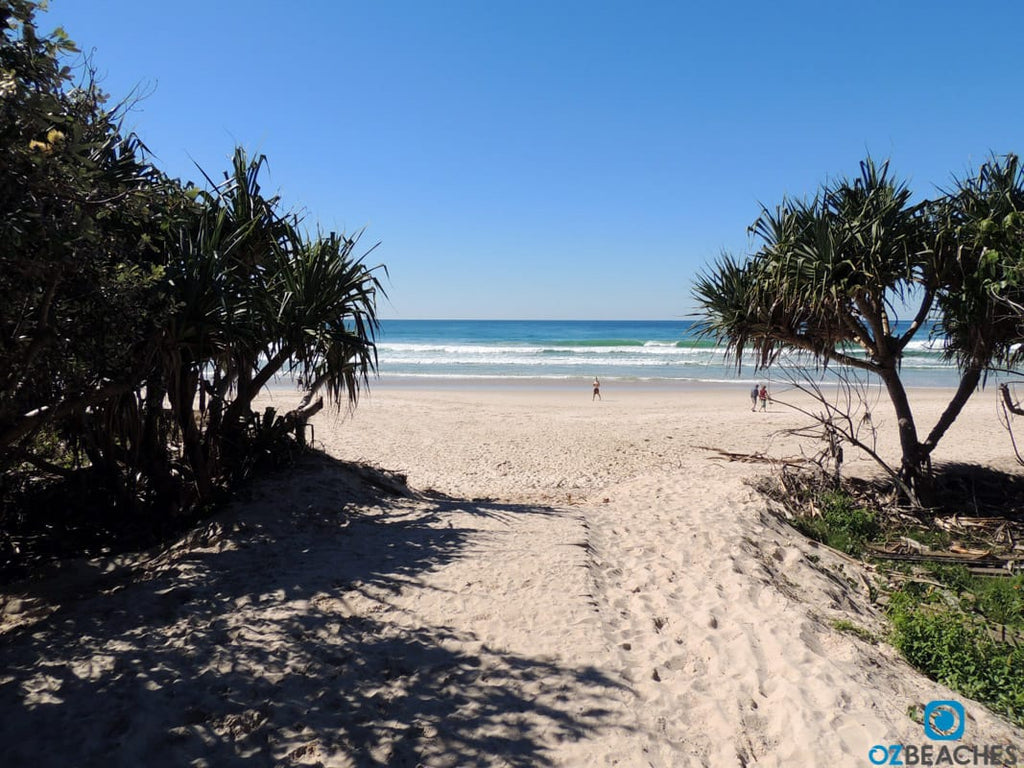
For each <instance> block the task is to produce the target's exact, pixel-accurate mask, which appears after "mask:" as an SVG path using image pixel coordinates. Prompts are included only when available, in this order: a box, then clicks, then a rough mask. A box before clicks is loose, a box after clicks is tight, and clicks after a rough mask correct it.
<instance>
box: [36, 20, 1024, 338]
mask: <svg viewBox="0 0 1024 768" xmlns="http://www.w3.org/2000/svg"><path fill="white" fill-rule="evenodd" d="M39 24H40V27H41V28H43V29H44V30H46V31H48V30H49V29H52V28H53V27H55V26H58V25H61V26H63V27H64V28H65V29H66V31H67V32H68V34H69V35H70V36H71V38H72V39H73V40H75V41H76V42H77V43H78V44H79V47H81V48H82V49H83V51H87V52H92V56H93V61H94V64H95V65H96V67H97V68H98V70H99V72H100V74H101V77H102V86H103V88H104V89H105V90H106V91H108V92H109V93H111V94H112V95H113V96H114V97H115V98H120V97H124V96H125V95H127V94H128V93H129V92H130V91H131V90H132V89H133V88H135V89H139V90H140V91H141V92H143V93H144V94H146V96H145V98H144V99H143V100H142V101H141V103H140V104H139V105H138V106H137V107H136V108H135V110H134V111H133V112H132V114H131V115H130V118H129V127H131V128H133V129H134V130H135V131H136V132H137V133H138V134H139V135H140V136H141V137H142V139H143V140H144V141H145V142H146V143H147V144H148V146H149V147H150V149H151V150H152V151H153V153H154V155H155V157H156V163H157V165H159V166H160V167H161V168H163V169H164V170H165V171H167V172H168V173H170V174H172V175H174V176H179V177H181V178H183V179H193V180H195V179H198V178H199V173H198V171H197V170H196V167H195V164H196V163H198V164H199V165H200V166H201V167H202V168H204V169H205V170H206V171H207V172H208V173H209V174H210V175H211V176H213V177H215V178H216V177H218V176H219V175H220V173H221V171H223V170H224V169H225V168H227V166H228V162H229V158H230V155H231V153H232V151H233V148H234V146H235V145H236V144H241V145H243V146H245V147H246V148H247V149H248V150H249V151H250V152H252V153H264V154H266V155H267V157H268V159H269V167H270V174H269V175H268V176H267V177H266V178H265V180H264V185H265V189H266V190H267V191H269V192H278V193H280V194H281V195H282V197H283V199H284V201H285V203H286V205H287V206H288V207H289V208H294V209H300V210H303V211H305V212H306V213H307V217H308V218H307V220H308V221H309V222H310V223H311V224H312V223H315V222H319V223H320V225H321V226H322V227H323V228H324V229H333V230H336V231H344V232H347V233H352V232H354V231H356V230H359V229H362V228H365V233H364V235H363V239H362V241H361V242H362V243H364V244H365V245H367V246H370V245H372V244H374V243H376V242H378V241H380V247H379V248H378V249H377V250H376V251H374V253H373V254H372V255H371V256H370V258H369V262H370V263H379V262H383V263H385V264H387V266H388V269H389V271H390V279H389V280H388V281H387V288H388V293H389V296H390V300H389V302H386V303H385V304H383V305H382V306H381V307H380V309H381V315H382V317H400V318H553V319H554V318H558V319H561V318H576V319H603V318H611V319H670V318H675V317H682V316H685V315H687V314H688V313H689V312H690V311H692V302H691V299H690V286H691V283H692V280H693V277H694V275H695V274H696V273H697V272H698V271H699V270H700V269H701V267H702V266H703V265H704V264H706V263H707V262H708V261H709V260H711V259H713V258H714V257H716V256H717V255H718V254H719V253H720V252H721V251H722V250H723V249H724V250H729V251H733V252H737V253H741V252H745V251H747V250H749V248H750V246H751V243H750V242H749V241H748V239H747V235H746V228H747V226H748V225H749V224H750V223H751V222H752V221H753V220H754V219H755V218H756V217H757V215H758V213H759V210H760V204H761V203H764V204H768V205H774V204H776V203H777V202H779V201H780V200H781V199H782V197H783V196H784V195H787V194H788V195H794V196H802V195H805V194H809V193H812V192H813V191H814V190H815V188H816V187H817V186H818V184H819V183H820V182H822V181H824V180H825V179H826V177H828V176H837V175H852V174H855V173H856V172H857V168H858V162H859V161H860V160H861V159H863V157H864V156H865V155H866V154H867V153H869V152H870V154H871V155H872V156H874V157H875V158H876V159H886V158H889V159H891V161H892V166H893V168H894V170H895V171H896V172H897V174H898V175H900V176H902V177H905V178H907V179H908V180H909V181H910V184H911V187H912V188H913V189H914V190H915V192H917V194H918V196H920V197H925V196H929V195H931V194H933V193H934V191H935V188H936V186H948V184H949V181H950V178H951V175H953V174H956V175H959V176H962V175H964V174H965V173H966V172H967V171H968V170H969V169H971V168H975V167H977V165H978V164H979V163H981V162H983V161H984V159H985V158H986V156H987V155H988V154H989V152H990V151H995V152H997V153H1000V154H1001V153H1005V152H1011V151H1013V152H1018V153H1020V152H1022V151H1024V140H1022V138H1024V132H1022V129H1024V92H1022V90H1024V89H1022V84H1024V63H1022V62H1024V57H1022V56H1021V54H1020V46H1021V36H1020V30H1021V29H1022V28H1024V3H1021V2H1019V0H1003V1H1002V2H994V1H992V0H973V1H972V2H970V3H967V2H964V1H963V0H959V1H957V2H954V1H951V0H885V1H884V2H875V1H874V0H861V1H860V2H857V3H839V2H825V1H823V0H818V1H817V2H813V3H810V2H785V1H782V2H774V3H766V2H747V1H746V0H733V1H732V2H722V3H718V4H714V3H705V2H701V3H698V2H687V1H686V0H675V1H674V2H641V1H640V0H622V1H621V2H620V1H618V0H616V1H614V2H607V1H604V0H586V1H585V2H581V1H578V0H571V1H569V0H564V1H563V0H542V1H535V0H478V1H474V0H459V1H456V2H450V1H448V0H401V1H399V0H360V2H350V1H349V0H292V2H289V3H282V2H264V1H263V0H203V2H198V1H197V0H178V2H174V3H165V2H148V1H146V0H143V1H140V0H51V4H50V11H49V12H48V13H44V14H41V15H40V17H39Z"/></svg>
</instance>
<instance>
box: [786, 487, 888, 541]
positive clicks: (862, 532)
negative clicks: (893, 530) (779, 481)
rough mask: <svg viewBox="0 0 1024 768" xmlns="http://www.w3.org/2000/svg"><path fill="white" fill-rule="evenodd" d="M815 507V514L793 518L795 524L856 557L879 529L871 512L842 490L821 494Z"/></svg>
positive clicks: (809, 534)
mask: <svg viewBox="0 0 1024 768" xmlns="http://www.w3.org/2000/svg"><path fill="white" fill-rule="evenodd" d="M816 511H817V514H814V515H809V516H801V517H796V518H794V520H793V524H794V527H795V528H796V529H797V530H799V531H800V532H801V533H803V534H804V535H805V536H807V537H808V538H810V539H814V540H815V541H819V542H821V543H823V544H827V545H828V546H830V547H832V548H833V549H838V550H839V551H840V552H845V553H847V554H849V555H853V556H855V557H856V556H859V555H861V554H862V553H863V551H864V547H865V545H866V544H867V543H868V542H869V541H872V540H873V539H874V538H876V537H877V536H878V534H879V533H880V531H881V528H880V526H879V524H878V521H877V520H876V517H875V515H874V513H873V512H871V511H870V510H867V509H865V508H863V507H860V506H858V505H857V504H856V503H855V502H854V500H853V498H852V497H850V496H849V495H847V494H846V493H843V492H842V491H827V492H825V493H824V494H822V496H821V497H820V498H819V499H818V507H817V510H816Z"/></svg>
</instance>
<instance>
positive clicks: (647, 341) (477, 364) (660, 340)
mask: <svg viewBox="0 0 1024 768" xmlns="http://www.w3.org/2000/svg"><path fill="white" fill-rule="evenodd" d="M693 327H694V323H693V322H692V321H688V320H657V321H647V320H384V321H382V322H381V332H380V335H379V336H378V339H377V350H378V356H379V372H380V381H382V382H384V383H386V382H387V381H389V380H397V379H407V378H415V379H424V380H434V381H441V380H467V379H470V380H478V381H479V383H481V384H483V383H501V382H514V381H516V380H521V379H536V380H546V381H549V382H555V381H558V380H575V379H587V380H589V379H592V378H593V377H595V376H597V377H600V378H601V379H602V380H611V381H636V382H645V381H652V382H665V383H671V382H678V383H686V382H694V383H698V382H712V383H714V382H717V383H741V382H742V383H750V382H752V381H754V380H755V379H756V380H758V381H761V380H765V379H766V378H767V379H769V380H770V379H771V376H770V375H768V374H766V373H764V372H762V373H760V374H758V373H756V372H755V370H754V367H753V365H752V361H750V360H745V361H744V365H743V366H742V368H741V369H740V370H739V371H737V369H736V365H735V364H734V363H733V362H727V361H726V360H725V357H724V351H723V350H722V349H721V348H718V347H716V346H715V344H714V343H713V342H712V341H709V340H707V339H698V338H697V336H696V334H695V333H694V330H693ZM782 362H783V365H784V366H787V367H789V368H790V369H792V368H793V367H795V366H799V365H800V364H802V363H803V364H806V363H807V362H808V361H807V359H806V358H803V357H802V356H800V355H791V356H788V357H786V358H784V359H783V361H782ZM903 375H904V380H905V381H906V383H907V384H908V385H909V386H943V387H944V386H955V384H956V371H955V369H954V368H953V367H952V366H950V365H949V364H947V363H945V362H944V361H943V360H942V359H941V355H940V352H939V347H938V345H937V344H936V345H933V344H932V343H930V342H929V341H928V339H927V335H925V336H924V338H923V339H921V340H917V341H914V342H912V343H911V347H910V348H908V350H907V354H906V355H905V357H904V361H903Z"/></svg>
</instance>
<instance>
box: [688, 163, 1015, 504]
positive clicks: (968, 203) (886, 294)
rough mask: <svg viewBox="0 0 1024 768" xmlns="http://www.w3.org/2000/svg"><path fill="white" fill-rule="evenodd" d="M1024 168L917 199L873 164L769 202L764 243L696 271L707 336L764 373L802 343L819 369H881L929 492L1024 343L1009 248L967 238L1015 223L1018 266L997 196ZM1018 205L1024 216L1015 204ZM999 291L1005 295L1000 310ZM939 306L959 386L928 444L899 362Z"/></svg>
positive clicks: (759, 231)
mask: <svg viewBox="0 0 1024 768" xmlns="http://www.w3.org/2000/svg"><path fill="white" fill-rule="evenodd" d="M1016 169H1017V166H1016V158H1009V159H1008V161H1007V163H1006V164H1002V163H1000V162H999V161H998V160H996V159H993V160H992V161H991V162H990V163H987V164H986V165H985V166H983V168H982V171H981V173H980V174H979V176H978V178H977V179H976V180H972V181H971V182H969V183H963V182H959V183H958V185H957V189H956V190H955V192H954V193H951V194H948V195H945V196H943V197H942V198H941V199H940V200H937V201H930V202H924V203H920V204H917V205H912V204H911V193H910V191H909V190H908V189H907V187H906V185H905V184H903V183H902V182H898V181H896V180H894V179H892V178H891V177H890V175H889V169H888V164H887V163H885V164H882V165H876V164H875V163H874V162H873V161H872V160H871V159H868V160H866V161H864V162H863V163H861V172H860V175H859V176H858V177H857V178H855V179H853V180H847V179H840V180H837V181H834V182H831V183H829V184H826V185H824V186H823V187H822V189H821V190H820V191H819V193H818V195H817V196H816V197H815V198H814V199H813V200H810V201H805V200H785V201H783V203H782V204H781V205H779V206H778V207H777V208H776V209H774V210H769V209H767V208H765V209H763V210H762V214H761V216H760V217H759V218H758V220H757V221H756V222H755V223H754V224H753V225H752V227H751V230H752V232H753V233H754V235H755V236H756V237H757V238H758V239H759V240H760V242H761V247H760V248H759V249H758V250H757V251H756V252H755V253H754V254H753V255H752V256H751V257H750V258H749V259H747V260H743V261H741V260H739V259H736V258H735V257H733V256H731V255H724V256H723V257H721V258H720V259H719V260H718V261H717V262H716V263H715V264H714V265H712V267H711V268H710V269H709V270H707V271H706V272H704V273H703V274H701V275H700V276H699V277H698V280H697V282H696V285H695V288H694V297H695V299H696V301H697V303H698V305H699V306H700V307H701V310H702V314H703V319H702V321H701V323H700V329H701V331H702V332H703V333H704V334H705V335H710V336H712V337H715V338H717V339H719V340H720V341H723V342H724V343H725V344H726V349H727V352H728V353H729V354H730V355H732V356H733V357H734V359H735V360H736V362H737V364H740V362H741V360H742V355H743V353H744V351H746V350H750V351H751V352H753V354H754V356H755V364H756V365H757V366H758V367H767V366H770V365H771V364H773V363H774V362H776V361H777V359H778V356H779V354H780V353H781V352H783V351H784V350H793V349H796V350H804V351H806V352H809V353H811V355H812V356H813V357H814V359H815V360H816V361H817V362H818V363H819V364H821V365H822V366H828V365H833V364H838V365H844V366H850V367H854V368H858V369H862V370H866V371H870V372H872V373H874V374H877V375H878V376H879V377H880V378H881V379H882V382H883V383H884V384H885V387H886V391H887V393H888V395H889V398H890V400H891V401H892V404H893V407H894V409H895V412H896V417H897V424H898V429H899V437H900V446H901V451H902V463H901V475H902V476H903V479H904V480H906V481H907V484H908V485H909V486H910V487H911V488H913V489H918V490H920V489H922V488H924V487H926V486H927V477H928V474H929V472H928V468H929V466H930V457H931V454H932V451H933V450H934V448H935V446H936V445H937V444H938V442H939V439H940V438H941V437H942V435H943V434H944V433H945V431H946V430H947V429H948V428H949V426H950V425H951V424H952V423H953V421H954V420H955V419H956V417H957V415H958V414H959V413H960V411H961V409H962V408H963V406H964V404H965V403H966V401H967V398H968V397H969V396H970V394H971V393H972V392H973V391H974V390H975V389H976V388H977V387H978V385H979V382H980V381H981V380H982V375H983V373H984V372H985V371H987V370H989V369H990V368H991V367H992V366H993V364H996V363H998V362H1005V361H1011V358H1012V355H1013V352H1012V346H1011V345H1012V342H1013V339H1014V338H1016V339H1017V340H1020V333H1019V329H1018V328H1017V326H1016V325H1015V324H1014V323H1013V322H1011V321H1010V320H1009V318H1010V317H1011V316H1012V313H1011V312H1007V311H1006V309H1007V307H1008V306H1009V303H1008V302H1010V301H1013V300H1016V299H1018V298H1020V293H1019V291H1017V292H1012V297H1013V298H1011V297H1010V296H1008V295H1006V294H1005V290H1006V287H1007V285H1008V282H1007V280H1006V275H1007V273H1008V270H1007V268H1006V265H1004V264H1003V259H1004V256H1005V254H1000V256H999V257H995V256H993V254H992V252H991V250H989V251H986V250H985V248H986V246H985V244H984V243H983V241H982V240H981V239H979V238H978V237H969V236H968V235H970V234H972V233H974V232H976V231H980V230H981V229H986V226H985V225H983V224H979V223H977V222H982V221H986V220H989V219H991V217H992V216H995V215H998V214H1003V219H1001V220H1000V221H1003V220H1005V221H1006V222H1007V224H1006V226H1002V225H1001V226H1002V230H1001V231H1003V232H1004V234H1005V232H1006V231H1007V230H1012V237H1010V239H1011V240H1012V241H1013V242H1014V243H1015V244H1016V246H1015V247H1016V248H1017V256H1016V264H1017V265H1018V266H1017V272H1016V273H1014V274H1020V265H1021V264H1024V260H1022V259H1021V255H1020V242H1021V241H1020V237H1019V234H1020V231H1021V229H1022V228H1021V227H1019V226H1018V224H1020V223H1022V222H1020V221H1019V220H1018V219H1015V218H1013V217H1009V218H1007V217H1008V216H1009V213H1011V212H1012V211H1005V209H1004V207H1000V206H1001V205H1004V202H999V203H998V204H997V201H1005V200H1006V199H1007V198H1008V197H1009V198H1010V199H1013V198H1014V195H1016V194H1019V193H1020V191H1021V190H1024V184H1022V183H1021V176H1020V174H1019V173H1018V172H1017V170H1016ZM1014 190H1015V192H1013V194H1011V191H1014ZM1016 199H1018V200H1019V197H1018V198H1016ZM1015 206H1016V207H1015ZM1010 208H1012V209H1013V211H1020V210H1021V208H1020V207H1019V205H1018V204H1017V203H1013V204H1012V205H1010ZM997 211H998V214H997ZM985 217H989V218H988V219H986V218H985ZM972 222H974V223H972ZM1011 224H1012V225H1013V226H1010V225H1011ZM991 230H992V227H991V226H988V227H987V231H991ZM1013 238H1016V239H1015V240H1013ZM997 265H998V266H997ZM989 268H991V269H993V270H994V272H993V273H992V274H989V273H988V272H986V271H985V270H986V269H989ZM1018 285H1019V283H1018ZM997 287H998V288H1000V289H1002V290H1004V294H1003V295H1002V299H1003V301H1002V304H1001V306H1002V308H1003V311H1002V312H999V311H998V309H997V308H998V307H999V306H1000V294H999V291H998V290H996V288H997ZM1015 290H1016V289H1015ZM905 306H910V307H911V315H910V323H909V327H908V328H906V330H903V331H902V332H900V331H899V330H898V329H897V321H898V319H899V316H898V312H899V310H900V308H901V307H905ZM935 312H937V317H938V321H939V326H940V327H941V328H942V329H943V330H945V331H946V332H947V334H948V338H947V351H948V354H949V356H950V357H951V358H952V359H954V360H956V361H957V362H958V363H959V365H960V369H961V382H960V385H959V387H958V389H957V391H956V393H955V395H954V397H953V399H952V400H951V402H950V404H949V406H948V407H947V409H946V411H945V412H944V413H943V415H942V416H941V417H940V419H939V421H938V422H937V423H936V425H935V427H934V428H933V429H932V430H931V432H930V433H929V435H928V437H927V438H926V439H925V440H923V441H922V440H920V439H919V437H918V431H917V426H916V424H915V421H914V414H913V410H912V408H911V405H910V402H909V399H908V397H907V393H906V390H905V388H904V385H903V382H902V379H901V377H900V363H901V360H902V356H903V353H904V350H905V349H906V347H907V345H908V344H909V343H910V341H911V340H912V339H913V338H914V337H915V336H916V335H917V334H918V333H919V332H920V331H921V329H922V327H924V324H925V322H926V321H927V320H928V319H929V318H930V317H931V316H933V313H935ZM1017 319H1018V320H1019V314H1018V315H1017ZM855 351H859V354H854V352H855Z"/></svg>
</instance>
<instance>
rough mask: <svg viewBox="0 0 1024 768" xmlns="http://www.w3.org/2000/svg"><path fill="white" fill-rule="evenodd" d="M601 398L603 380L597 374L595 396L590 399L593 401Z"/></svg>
mask: <svg viewBox="0 0 1024 768" xmlns="http://www.w3.org/2000/svg"><path fill="white" fill-rule="evenodd" d="M600 399H601V382H600V380H599V379H598V378H597V376H595V377H594V396H593V397H592V398H590V401H591V402H593V401H594V400H600Z"/></svg>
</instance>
